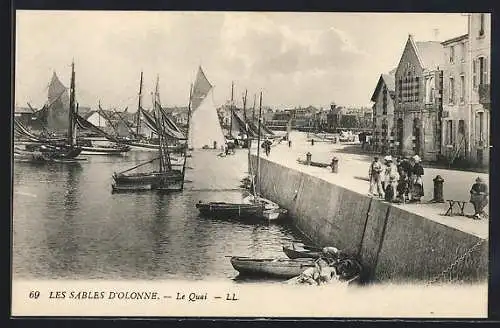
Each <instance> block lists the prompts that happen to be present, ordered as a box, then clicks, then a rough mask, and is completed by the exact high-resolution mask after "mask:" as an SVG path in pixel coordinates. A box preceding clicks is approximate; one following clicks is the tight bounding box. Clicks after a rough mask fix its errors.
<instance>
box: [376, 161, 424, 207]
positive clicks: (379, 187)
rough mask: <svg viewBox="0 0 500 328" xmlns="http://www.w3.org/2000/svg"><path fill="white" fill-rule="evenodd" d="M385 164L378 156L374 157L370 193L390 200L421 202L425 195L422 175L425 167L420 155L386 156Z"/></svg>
mask: <svg viewBox="0 0 500 328" xmlns="http://www.w3.org/2000/svg"><path fill="white" fill-rule="evenodd" d="M383 161H384V162H383V164H382V163H381V162H380V161H379V158H378V157H375V158H374V159H373V162H372V163H371V165H370V170H369V172H368V176H369V178H370V190H369V191H368V193H369V195H371V196H376V197H380V198H383V199H385V200H386V201H389V202H398V203H406V202H420V199H421V198H422V197H423V196H424V185H423V180H422V176H423V175H424V168H423V166H422V164H421V159H420V156H418V155H415V156H413V157H411V158H410V159H406V158H402V157H398V158H397V159H396V160H395V161H394V159H393V158H392V156H390V155H389V156H385V157H384V159H383Z"/></svg>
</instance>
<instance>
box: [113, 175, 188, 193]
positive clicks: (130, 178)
mask: <svg viewBox="0 0 500 328" xmlns="http://www.w3.org/2000/svg"><path fill="white" fill-rule="evenodd" d="M113 180H114V183H113V185H112V188H113V191H144V190H158V191H166V192H168V191H180V190H182V189H183V186H184V177H183V175H182V171H179V170H173V171H170V172H162V173H160V172H151V173H134V174H127V175H125V174H114V175H113Z"/></svg>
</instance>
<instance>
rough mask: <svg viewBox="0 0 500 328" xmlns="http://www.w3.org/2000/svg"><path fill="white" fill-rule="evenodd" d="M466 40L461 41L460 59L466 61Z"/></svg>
mask: <svg viewBox="0 0 500 328" xmlns="http://www.w3.org/2000/svg"><path fill="white" fill-rule="evenodd" d="M465 50H466V49H465V42H462V43H460V59H461V60H462V61H463V62H464V61H465Z"/></svg>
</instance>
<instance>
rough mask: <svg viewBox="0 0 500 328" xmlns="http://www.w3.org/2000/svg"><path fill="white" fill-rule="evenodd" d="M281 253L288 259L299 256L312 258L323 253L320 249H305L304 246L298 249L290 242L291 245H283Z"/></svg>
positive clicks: (298, 257)
mask: <svg viewBox="0 0 500 328" xmlns="http://www.w3.org/2000/svg"><path fill="white" fill-rule="evenodd" d="M283 253H285V255H286V256H287V257H288V258H290V259H300V258H313V259H317V258H319V257H321V256H322V255H323V252H322V251H321V249H319V248H318V249H306V248H305V247H304V248H302V249H299V248H298V247H296V246H295V244H292V247H286V246H283Z"/></svg>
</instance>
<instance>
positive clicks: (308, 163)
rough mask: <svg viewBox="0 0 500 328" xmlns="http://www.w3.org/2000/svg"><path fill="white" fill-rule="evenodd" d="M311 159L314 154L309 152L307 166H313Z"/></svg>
mask: <svg viewBox="0 0 500 328" xmlns="http://www.w3.org/2000/svg"><path fill="white" fill-rule="evenodd" d="M311 157H312V154H311V153H310V152H307V154H306V163H307V165H311Z"/></svg>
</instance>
